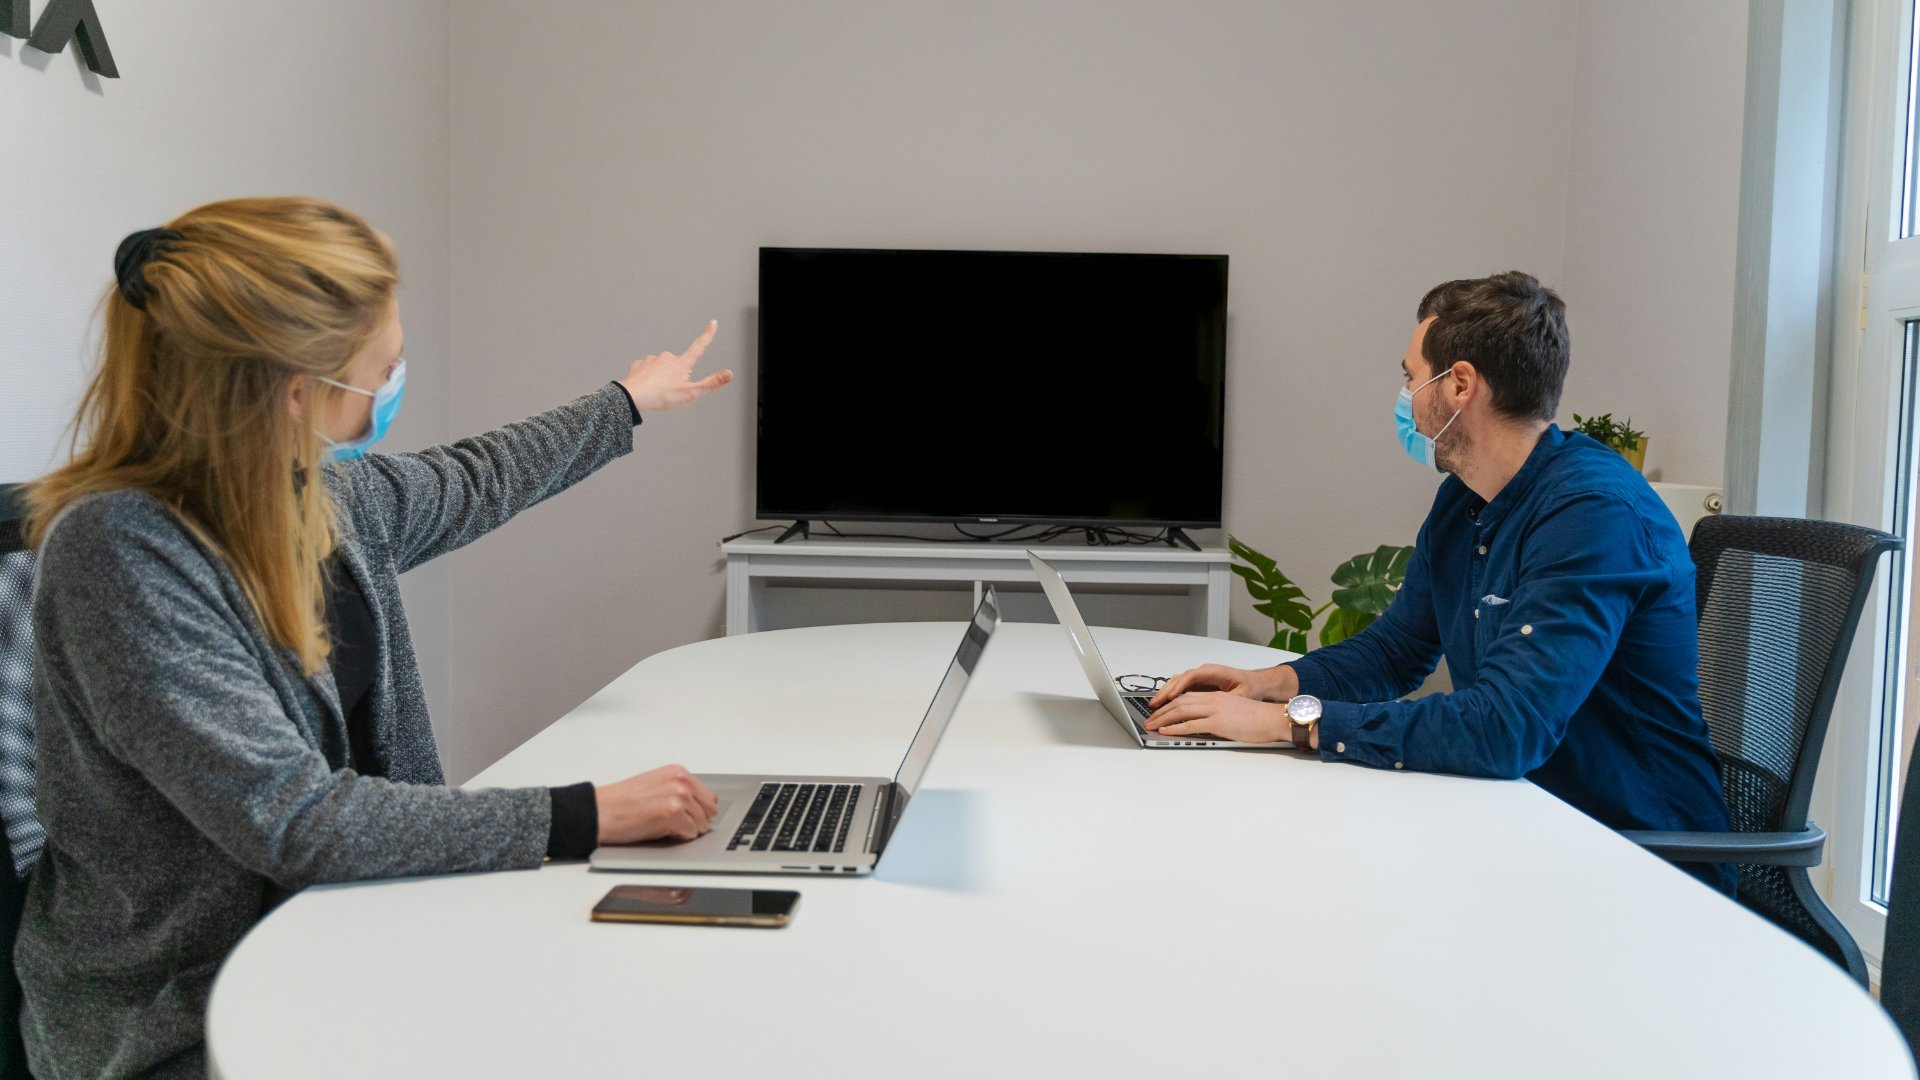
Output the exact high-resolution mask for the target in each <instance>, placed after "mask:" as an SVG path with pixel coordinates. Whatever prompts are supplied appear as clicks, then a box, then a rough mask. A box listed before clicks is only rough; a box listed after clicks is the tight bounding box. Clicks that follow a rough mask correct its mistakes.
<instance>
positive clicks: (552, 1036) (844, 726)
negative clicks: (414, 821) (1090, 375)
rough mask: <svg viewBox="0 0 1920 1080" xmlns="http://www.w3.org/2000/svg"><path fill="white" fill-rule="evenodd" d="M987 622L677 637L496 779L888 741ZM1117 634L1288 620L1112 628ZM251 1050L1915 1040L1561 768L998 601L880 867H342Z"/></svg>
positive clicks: (1564, 1046)
mask: <svg viewBox="0 0 1920 1080" xmlns="http://www.w3.org/2000/svg"><path fill="white" fill-rule="evenodd" d="M960 625H961V624H958V623H951V624H948V623H916V624H876V625H864V626H839V627H812V628H807V629H799V630H785V631H776V632H770V633H763V634H752V635H746V636H740V637H732V638H725V639H720V640H714V641H704V642H700V643H698V644H694V645H688V646H685V647H683V648H679V649H674V650H671V651H669V652H666V653H662V654H660V655H657V656H654V657H651V658H649V659H647V660H645V661H643V662H642V663H640V664H638V665H636V666H635V667H634V668H633V669H632V670H631V671H629V672H627V673H626V674H625V675H622V676H621V677H620V678H618V679H616V680H615V681H614V682H613V683H612V684H610V685H609V686H607V687H606V689H604V690H602V691H601V692H600V693H598V694H596V695H594V697H593V698H591V699H590V700H588V701H587V702H585V703H584V704H582V705H581V706H580V707H579V708H577V709H575V710H574V711H573V712H571V713H569V714H568V715H567V716H566V717H564V718H563V719H561V720H559V721H558V722H556V723H554V724H553V725H552V726H550V727H549V728H547V729H546V730H545V731H543V732H542V733H540V734H539V735H538V736H536V737H535V738H533V739H532V740H530V741H529V742H528V743H527V744H526V745H524V746H522V747H520V748H519V749H518V750H515V751H514V752H513V753H512V754H509V755H508V756H507V757H506V758H504V759H502V760H501V761H500V762H499V763H498V764H496V765H495V766H494V767H492V768H491V769H488V770H487V771H486V772H485V773H483V774H481V775H480V776H479V777H476V778H475V780H474V781H473V786H486V785H544V784H557V783H567V782H574V781H578V780H582V779H591V780H595V781H600V782H604V781H608V780H612V779H616V778H619V777H622V776H626V775H629V774H631V773H633V772H636V771H638V770H641V769H645V768H648V767H651V766H653V765H656V764H660V763H664V762H668V761H680V762H683V763H685V764H686V765H688V766H689V767H691V768H693V769H694V770H696V771H701V770H705V771H710V772H762V771H788V772H794V773H838V774H880V775H891V774H892V770H893V768H894V766H895V765H896V764H897V763H898V761H899V758H900V755H901V753H902V752H903V751H904V749H905V746H906V742H907V740H908V738H909V736H910V735H911V733H912V731H913V729H914V727H915V725H917V724H918V722H919V720H920V716H921V713H922V711H923V710H924V709H925V707H926V704H927V701H928V699H929V698H930V697H931V696H932V693H933V688H934V685H935V683H936V682H937V681H938V678H939V675H940V672H941V671H942V670H943V668H944V666H945V664H946V662H947V659H948V657H949V656H950V655H951V653H952V651H953V648H954V646H955V644H956V643H957V641H958V639H959V633H960ZM1098 635H1099V637H1100V640H1101V643H1102V648H1103V650H1104V651H1105V653H1106V655H1107V660H1108V662H1109V664H1110V665H1111V666H1112V668H1113V670H1114V671H1115V672H1116V673H1118V672H1154V673H1163V674H1170V673H1172V672H1174V671H1177V670H1180V669H1182V668H1184V667H1188V666H1191V665H1194V664H1198V663H1201V662H1203V661H1208V660H1218V661H1224V662H1228V663H1235V664H1239V665H1242V666H1252V665H1259V664H1267V663H1272V662H1274V661H1275V660H1276V659H1277V658H1282V657H1281V654H1276V653H1273V652H1271V651H1269V650H1266V649H1262V648H1259V647H1256V646H1251V645H1245V644H1238V643H1232V642H1223V641H1219V640H1213V639H1206V638H1197V637H1186V636H1181V635H1173V634H1161V633H1153V632H1146V631H1125V630H1102V631H1098ZM634 881H644V882H650V883H663V882H670V883H680V884H708V885H738V886H746V885H760V886H768V887H785V888H798V889H799V890H801V892H802V893H803V898H802V900H801V903H800V906H799V908H798V910H797V911H796V913H795V918H794V922H793V924H792V925H791V926H789V927H788V928H786V929H783V930H753V929H722V928H703V927H677V926H654V925H626V924H601V923H593V922H590V921H588V918H587V913H588V911H589V909H591V908H592V906H593V904H594V903H595V901H597V900H598V899H599V898H600V896H601V895H602V894H604V893H605V892H606V891H607V889H608V888H609V887H611V886H613V885H616V884H621V883H623V882H634ZM207 1029H208V1044H209V1055H210V1059H211V1061H212V1064H213V1067H214V1068H215V1070H216V1072H217V1074H218V1075H220V1076H223V1077H225V1078H227V1080H253V1078H274V1080H292V1078H298V1077H341V1076H353V1077H376V1076H394V1077H428V1076H459V1077H525V1076H578V1077H601V1076H642V1075H644V1076H669V1077H691V1076H718V1077H749V1076H754V1077H773V1076H784V1075H801V1076H834V1077H867V1076H902V1075H907V1076H943V1077H944V1076H952V1077H963V1076H964V1077H979V1076H990V1075H1019V1076H1033V1075H1061V1076H1102V1077H1104V1076H1115V1077H1151V1078H1153V1080H1165V1078H1167V1077H1185V1076H1241V1075H1267V1076H1302V1077H1308V1076H1311V1077H1390V1076H1391V1077H1397V1076H1419V1077H1461V1078H1466V1077H1472V1078H1475V1080H1481V1078H1486V1077H1543V1076H1552V1077H1558V1078H1565V1077H1596V1078H1597V1077H1606V1078H1618V1077H1633V1078H1635V1080H1651V1078H1658V1077H1687V1078H1695V1077H1715V1076H1727V1077H1740V1078H1742V1080H1757V1078H1763V1077H1779V1078H1782V1080H1811V1078H1815V1077H1850V1078H1869V1077H1911V1076H1913V1075H1914V1071H1913V1065H1912V1063H1911V1061H1910V1059H1909V1056H1908V1053H1907V1050H1906V1047H1905V1044H1904V1042H1903V1041H1902V1040H1901V1038H1900V1036H1899V1034H1898V1032H1897V1031H1896V1030H1895V1028H1894V1027H1893V1025H1892V1023H1891V1022H1890V1021H1889V1020H1888V1019H1887V1017H1886V1015H1885V1014H1884V1013H1883V1012H1881V1010H1880V1009H1879V1007H1878V1006H1877V1005H1876V1004H1875V1003H1874V1002H1873V1000H1872V999H1871V998H1869V997H1868V996H1867V995H1866V994H1865V993H1863V992H1862V991H1861V990H1860V989H1859V988H1858V987H1856V986H1855V985H1854V984H1853V983H1852V982H1850V981H1849V980H1848V979H1847V978H1846V976H1845V975H1844V974H1843V973H1842V972H1841V971H1840V970H1839V969H1837V968H1835V967H1834V966H1833V965H1832V964H1830V963H1828V962H1827V961H1826V960H1825V959H1823V958H1821V957H1820V956H1819V955H1817V954H1815V953H1814V952H1813V951H1812V950H1811V949H1809V948H1807V947H1805V946H1804V945H1802V944H1800V943H1799V942H1798V941H1797V940H1795V939H1793V938H1791V937H1790V936H1788V935H1786V934H1785V933H1782V932H1781V931H1779V930H1777V929H1775V928H1774V927H1773V926H1771V925H1770V924H1768V923H1766V922H1765V921H1763V920H1761V919H1759V918H1757V917H1755V916H1753V915H1751V914H1749V913H1748V912H1746V911H1745V910H1744V909H1742V908H1740V907H1739V906H1738V905H1736V904H1734V903H1733V902H1731V901H1729V900H1727V899H1725V898H1724V897H1721V896H1719V895H1716V894H1714V893H1713V892H1711V891H1710V890H1708V889H1706V888H1704V887H1703V886H1701V885H1699V884H1697V883H1696V882H1695V881H1694V880H1693V879H1692V878H1690V877H1687V876H1686V875H1684V874H1681V873H1679V872H1678V871H1675V870H1673V869H1672V868H1670V867H1668V866H1666V865H1665V864H1663V863H1661V862H1660V861H1659V860H1658V859H1655V858H1653V857H1652V856H1649V855H1647V854H1645V853H1644V852H1642V851H1640V850H1639V849H1638V848H1636V847H1635V846H1634V845H1633V844H1631V843H1629V842H1628V841H1626V840H1623V839H1621V838H1620V837H1619V836H1617V835H1615V834H1614V833H1612V832H1610V831H1608V830H1607V829H1605V828H1602V827H1601V826H1599V825H1598V824H1596V823H1594V822H1592V821H1591V820H1589V819H1587V818H1586V817H1584V816H1582V815H1580V814H1579V813H1577V812H1575V811H1574V810H1572V809H1571V808H1569V807H1568V806H1566V805H1565V804H1563V803H1561V802H1559V801H1558V800H1556V799H1554V798H1553V797H1552V796H1550V795H1548V794H1546V793H1545V792H1543V791H1541V790H1539V789H1538V788H1535V787H1533V786H1532V785H1531V784H1527V783H1524V782H1516V783H1502V782H1491V781H1479V780H1467V779H1459V778H1452V777H1442V776H1429V775H1421V774H1415V773H1401V772H1382V771H1373V770H1368V769H1362V768H1357V767H1353V766H1347V765H1334V764H1324V763H1322V762H1320V761H1318V760H1313V759H1308V758H1305V757H1302V756H1297V755H1295V754H1294V753H1292V752H1282V753H1270V752H1268V753H1262V752H1247V751H1230V752H1219V751H1195V752H1182V751H1148V750H1142V749H1139V748H1138V747H1136V746H1134V745H1133V743H1132V742H1131V741H1130V740H1129V739H1128V738H1127V737H1126V736H1125V735H1124V734H1123V732H1122V731H1121V729H1120V728H1119V727H1118V725H1116V724H1115V723H1114V722H1113V721H1112V720H1110V719H1109V718H1108V717H1107V715H1106V714H1105V712H1103V711H1102V710H1101V708H1100V706H1099V705H1098V704H1096V703H1095V702H1094V700H1093V698H1092V695H1091V693H1090V692H1089V690H1088V688H1087V686H1086V683H1085V680H1084V679H1083V678H1082V676H1081V674H1080V672H1079V669H1078V668H1077V666H1076V665H1075V663H1074V659H1073V656H1072V654H1071V653H1070V651H1069V645H1068V643H1067V640H1066V637H1065V635H1063V634H1062V633H1061V632H1060V629H1059V628H1058V627H1057V626H1052V625H1039V624H1007V625H1003V626H1002V627H1001V629H1000V631H999V633H998V635H996V638H995V640H994V642H993V644H992V645H991V646H990V647H989V650H988V653H987V655H986V658H985V660H984V661H983V662H982V664H981V667H980V669H979V671H978V672H977V674H976V676H975V678H974V681H973V684H972V686H971V688H970V689H969V690H968V693H967V697H966V700H965V701H964V702H963V703H962V705H961V707H960V711H959V713H958V715H957V716H956V717H955V719H954V723H953V727H952V729H951V730H950V731H949V732H948V735H947V739H946V742H945V744H944V745H943V747H942V748H941V751H940V753H939V755H938V756H937V757H936V758H935V759H934V762H933V765H932V768H931V769H930V770H929V772H928V773H927V776H926V780H925V782H924V784H923V785H922V787H921V790H920V794H919V795H918V796H917V797H916V798H915V800H914V802H913V805H912V808H911V810H910V812H909V814H908V816H907V819H906V822H905V824H904V825H903V826H902V829H901V832H900V833H899V834H897V836H896V838H895V840H894V844H893V847H892V849H891V850H890V852H889V854H888V855H887V857H886V860H885V861H884V862H883V863H882V865H881V867H880V870H879V873H878V874H877V875H876V876H875V877H873V878H732V877H713V876H705V877H703V876H699V875H664V876H662V875H645V876H634V875H610V874H598V873H592V872H590V871H588V870H587V869H586V868H585V866H584V865H581V864H569V865H550V866H548V867H546V868H544V869H541V870H538V871H523V872H511V873H497V874H485V875H473V876H457V877H441V878H427V879H414V880H405V881H392V882H382V883H374V884H360V885H346V886H331V887H325V888H316V889H310V890H308V891H306V892H305V893H302V894H301V895H299V896H296V897H294V898H293V899H292V900H291V901H289V902H288V903H286V904H285V905H284V906H282V907H281V908H279V909H278V910H277V911H275V912H274V913H273V914H272V915H270V916H269V917H268V918H267V919H266V920H265V921H263V922H262V923H261V924H260V925H259V926H258V927H257V928H255V930H254V931H253V932H252V933H251V934H249V935H248V936H247V938H246V939H245V940H244V941H242V942H241V944H240V945H239V947H238V948H237V949H236V950H235V951H234V953H233V955H232V956H231V957H230V958H229V959H228V961H227V963H226V965H225V967H224V968H223V969H222V971H221V973H220V976H219V979H218V982H217V983H216V985H215V987H214V993H213V999H212V1004H211V1006H210V1008H209V1013H208V1021H207Z"/></svg>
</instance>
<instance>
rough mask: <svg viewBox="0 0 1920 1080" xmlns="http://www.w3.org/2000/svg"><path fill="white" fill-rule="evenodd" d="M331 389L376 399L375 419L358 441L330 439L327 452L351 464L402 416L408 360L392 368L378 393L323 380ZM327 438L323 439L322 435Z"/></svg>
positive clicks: (403, 359) (403, 360)
mask: <svg viewBox="0 0 1920 1080" xmlns="http://www.w3.org/2000/svg"><path fill="white" fill-rule="evenodd" d="M320 381H321V382H323V383H326V384H327V385H328V386H337V387H339V388H340V389H342V390H351V391H353V392H354V393H356V394H365V395H366V396H368V397H370V398H372V399H373V418H372V420H371V421H370V422H369V423H368V424H367V430H366V431H365V432H364V433H363V434H361V435H360V437H359V438H356V439H351V440H349V441H347V442H342V443H337V442H334V441H333V440H332V439H327V450H328V452H329V454H330V455H331V456H332V458H333V460H335V461H352V460H353V459H354V458H357V457H359V456H361V455H362V454H365V453H366V452H367V447H369V446H372V445H373V444H374V443H377V442H379V441H380V440H381V439H382V438H384V437H385V436H386V434H387V429H388V428H390V427H392V426H393V418H394V417H396V416H398V415H400V398H401V396H402V395H404V394H405V393H406V390H407V358H406V357H404V356H403V357H401V358H400V362H399V363H397V364H395V365H394V366H393V374H391V375H389V376H387V381H386V382H384V383H382V384H380V389H378V390H362V389H360V388H359V387H357V386H348V385H347V384H346V383H343V382H335V381H334V380H332V379H321V380H320ZM323 437H324V436H323Z"/></svg>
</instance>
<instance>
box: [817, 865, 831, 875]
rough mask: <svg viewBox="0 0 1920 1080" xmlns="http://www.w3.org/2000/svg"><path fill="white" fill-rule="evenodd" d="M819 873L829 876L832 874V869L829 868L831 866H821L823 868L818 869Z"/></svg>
mask: <svg viewBox="0 0 1920 1080" xmlns="http://www.w3.org/2000/svg"><path fill="white" fill-rule="evenodd" d="M820 871H821V872H822V873H826V874H831V873H833V867H831V866H823V867H821V868H820Z"/></svg>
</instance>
